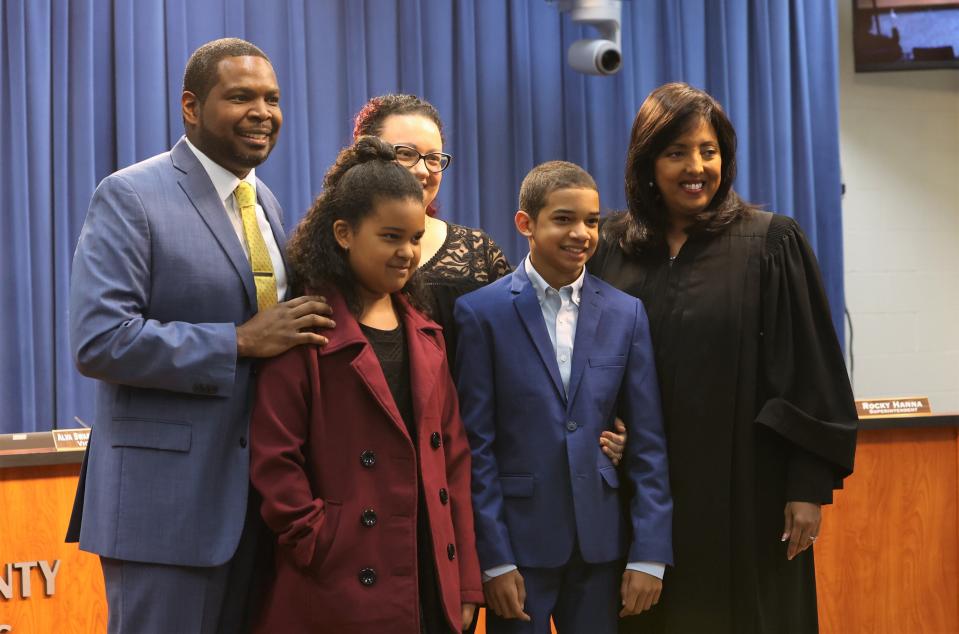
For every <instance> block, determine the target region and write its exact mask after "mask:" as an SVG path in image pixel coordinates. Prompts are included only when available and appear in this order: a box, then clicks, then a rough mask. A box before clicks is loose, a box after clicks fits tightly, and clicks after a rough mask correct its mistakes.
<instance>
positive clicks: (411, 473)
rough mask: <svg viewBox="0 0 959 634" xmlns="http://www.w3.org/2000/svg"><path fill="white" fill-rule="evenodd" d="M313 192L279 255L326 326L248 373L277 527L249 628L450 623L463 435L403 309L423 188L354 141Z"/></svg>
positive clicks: (474, 570) (461, 563) (414, 314)
mask: <svg viewBox="0 0 959 634" xmlns="http://www.w3.org/2000/svg"><path fill="white" fill-rule="evenodd" d="M423 160H430V158H429V157H424V159H423ZM323 189H324V191H323V193H322V194H321V195H320V197H319V198H317V200H316V202H315V203H314V204H313V207H312V208H311V209H310V210H309V212H308V213H307V216H306V217H305V218H304V219H303V221H302V223H301V224H300V226H299V227H298V228H297V230H296V232H295V234H294V236H293V238H292V240H291V242H290V246H289V258H290V265H291V267H292V269H293V272H294V275H295V277H296V281H297V283H298V284H299V285H301V286H302V287H305V288H307V289H311V291H314V292H317V293H322V294H325V295H326V297H327V298H328V300H329V303H330V305H331V306H332V307H333V316H334V318H335V319H336V322H337V325H336V327H335V328H333V329H332V330H330V331H327V332H324V334H325V335H327V336H328V339H329V342H328V343H327V344H326V345H325V346H323V347H318V346H300V347H297V348H293V349H291V350H290V351H289V352H287V353H285V354H283V355H280V356H278V357H275V358H273V359H270V360H268V361H266V362H265V363H264V364H263V365H262V366H261V368H260V371H259V374H258V380H257V390H256V405H255V407H254V410H253V418H252V422H251V435H252V440H253V443H252V452H251V455H252V464H251V477H252V480H253V484H254V486H255V487H256V488H257V490H258V491H259V492H260V493H261V494H262V496H263V505H262V514H263V518H264V519H265V520H266V523H267V524H268V525H269V526H270V528H271V529H272V530H273V532H274V533H275V534H276V537H277V546H276V553H275V558H274V561H275V570H274V579H273V582H272V585H271V587H270V588H269V590H268V593H267V596H266V598H265V603H266V604H265V606H264V609H263V612H262V613H261V614H260V617H259V619H258V622H257V629H258V631H261V632H283V633H296V632H364V631H366V632H395V633H400V634H403V633H409V634H418V633H420V632H430V633H433V632H456V631H459V630H460V629H461V628H463V627H465V626H466V625H467V624H468V623H469V622H470V620H471V619H472V616H473V612H474V610H475V604H476V603H477V602H479V601H481V600H482V596H483V594H482V588H481V583H480V573H479V564H478V562H477V558H476V550H475V545H474V537H473V516H472V508H471V505H470V490H469V473H470V454H469V445H468V444H467V441H466V437H465V434H464V431H463V426H462V423H461V421H460V417H459V413H458V411H457V401H456V392H455V388H454V387H453V384H452V381H451V379H450V376H449V369H448V366H447V361H446V355H445V352H444V344H443V336H442V333H441V330H440V328H439V327H438V326H437V325H436V324H435V323H433V322H432V321H430V320H429V319H427V318H426V317H425V316H424V315H423V314H422V313H420V312H419V311H418V310H417V308H416V307H417V306H421V305H422V303H421V302H420V300H419V298H418V294H417V289H416V283H415V279H412V278H413V272H414V271H415V270H416V266H417V263H418V261H419V256H420V246H419V241H420V238H421V237H422V235H423V231H424V224H425V213H424V209H423V193H422V188H421V186H420V184H419V183H418V182H417V181H416V179H415V178H414V177H413V176H412V175H411V174H410V173H409V172H408V171H407V170H406V169H405V168H403V167H401V166H400V165H398V164H397V163H396V162H395V154H394V151H393V148H392V147H391V146H390V145H388V144H386V143H384V142H383V141H380V140H379V139H376V138H374V137H362V138H360V139H359V140H357V142H356V144H355V145H354V146H352V147H350V148H347V149H345V150H343V151H342V152H341V153H340V155H339V156H338V157H337V160H336V163H335V164H334V165H333V167H332V168H330V170H329V172H328V173H327V175H326V178H325V180H324V187H323Z"/></svg>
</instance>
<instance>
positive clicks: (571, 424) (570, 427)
mask: <svg viewBox="0 0 959 634" xmlns="http://www.w3.org/2000/svg"><path fill="white" fill-rule="evenodd" d="M577 427H579V425H577V424H576V421H575V420H568V421H566V431H576V428H577Z"/></svg>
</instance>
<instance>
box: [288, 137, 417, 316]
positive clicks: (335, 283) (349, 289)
mask: <svg viewBox="0 0 959 634" xmlns="http://www.w3.org/2000/svg"><path fill="white" fill-rule="evenodd" d="M406 199H413V200H415V201H418V202H419V203H420V204H422V202H423V188H422V187H421V186H420V184H419V182H418V181H417V180H416V178H415V177H414V176H413V175H412V174H410V172H409V171H408V170H407V169H406V168H405V167H403V166H402V165H400V164H399V163H396V154H395V153H394V151H393V147H392V146H391V145H390V144H388V143H386V142H385V141H382V140H380V139H379V138H377V137H375V136H361V137H360V138H358V139H357V140H356V142H355V143H354V144H353V145H351V146H350V147H347V148H344V149H343V150H341V151H340V153H339V155H338V156H337V157H336V162H335V163H333V165H332V167H330V169H329V170H328V171H327V172H326V176H324V178H323V192H322V193H321V194H320V195H319V196H318V197H317V198H316V200H315V201H313V205H312V206H311V207H310V209H309V211H307V212H306V216H304V218H303V220H301V221H300V224H299V225H297V227H296V229H295V230H294V232H293V235H292V237H291V238H290V242H289V244H288V246H287V256H288V259H289V262H290V268H291V269H292V278H293V286H294V288H295V289H296V290H297V291H298V292H300V293H302V292H304V291H307V290H309V291H316V290H318V289H320V288H322V287H324V286H332V287H333V288H335V289H337V290H338V291H339V292H340V293H341V294H342V295H343V297H344V299H345V300H346V304H347V306H349V308H350V311H351V312H352V313H353V314H354V315H357V316H358V315H359V314H360V312H361V311H362V305H361V303H360V300H359V296H358V295H357V292H356V284H357V282H356V280H355V278H354V276H353V271H352V269H350V265H349V260H348V258H347V253H346V251H345V250H344V249H343V248H342V247H341V246H340V245H339V243H337V241H336V238H335V237H334V235H333V224H334V223H335V222H336V221H337V220H343V221H345V222H347V223H349V225H350V226H351V227H353V228H354V229H355V228H356V227H358V226H359V224H360V222H362V220H363V219H364V218H365V217H366V216H368V215H370V214H371V213H372V212H373V209H374V206H375V205H376V203H377V202H378V201H382V200H406ZM402 293H403V294H404V295H406V297H407V298H408V299H409V300H410V303H411V304H412V305H413V306H415V307H416V308H418V309H420V310H424V309H425V307H426V306H427V303H426V301H425V300H424V298H423V294H422V289H421V285H420V283H419V276H418V274H416V273H414V274H413V275H412V276H411V277H410V280H409V281H408V282H407V283H406V285H405V286H404V287H403V289H402Z"/></svg>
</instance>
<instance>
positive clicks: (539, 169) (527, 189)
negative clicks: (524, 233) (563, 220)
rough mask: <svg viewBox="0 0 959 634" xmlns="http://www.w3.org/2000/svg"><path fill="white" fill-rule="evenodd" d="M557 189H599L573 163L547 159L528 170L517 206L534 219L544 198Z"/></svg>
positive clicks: (584, 171) (543, 203) (544, 202)
mask: <svg viewBox="0 0 959 634" xmlns="http://www.w3.org/2000/svg"><path fill="white" fill-rule="evenodd" d="M558 189H592V190H593V191H599V188H598V187H596V181H594V180H593V177H592V176H590V175H589V172H587V171H586V170H584V169H583V168H582V167H580V166H579V165H576V164H575V163H569V162H567V161H547V162H546V163H540V164H539V165H537V166H536V167H534V168H533V169H531V170H530V171H529V174H527V175H526V178H524V179H523V184H522V185H520V188H519V208H520V209H522V210H523V211H525V212H526V213H527V214H529V216H530V218H533V219H535V218H536V216H537V215H538V214H539V211H540V209H542V208H543V207H545V206H546V199H547V198H549V195H550V194H552V193H553V192H554V191H556V190H558Z"/></svg>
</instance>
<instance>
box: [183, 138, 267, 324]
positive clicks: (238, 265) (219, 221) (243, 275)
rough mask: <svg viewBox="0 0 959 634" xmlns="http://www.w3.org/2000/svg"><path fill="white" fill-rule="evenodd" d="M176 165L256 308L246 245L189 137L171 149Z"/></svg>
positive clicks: (189, 194)
mask: <svg viewBox="0 0 959 634" xmlns="http://www.w3.org/2000/svg"><path fill="white" fill-rule="evenodd" d="M170 156H171V158H172V160H173V165H174V166H175V167H176V168H177V169H178V170H180V171H181V172H184V174H183V177H182V178H181V179H180V187H181V188H182V189H183V192H184V193H185V194H186V195H187V198H189V199H190V202H191V203H193V206H194V207H195V208H196V210H197V212H198V213H199V214H200V217H201V218H203V222H205V223H206V225H207V227H209V228H210V231H211V232H212V233H213V236H214V237H215V238H216V241H217V242H218V243H219V244H220V248H222V249H223V250H224V251H225V252H226V254H227V257H229V259H230V263H231V264H233V268H234V269H235V270H236V273H237V275H239V276H240V279H241V280H243V287H244V288H245V289H246V297H247V300H248V301H249V302H250V306H252V307H253V309H254V310H255V309H256V286H255V285H254V283H253V271H252V270H251V269H250V261H249V260H247V258H246V254H245V253H244V252H243V247H242V246H241V245H240V241H239V240H238V239H237V237H236V232H235V231H234V230H233V225H232V224H231V223H230V219H229V218H228V217H227V215H226V211H225V210H224V209H223V202H222V201H221V200H220V198H219V196H217V193H216V188H214V187H213V182H212V181H210V177H209V175H208V174H207V173H206V170H204V169H203V165H201V164H200V161H199V159H197V157H196V156H195V155H194V154H193V152H192V151H191V150H190V148H189V147H187V144H186V140H185V139H180V141H179V142H178V143H177V144H176V145H175V146H173V150H171V151H170Z"/></svg>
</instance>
